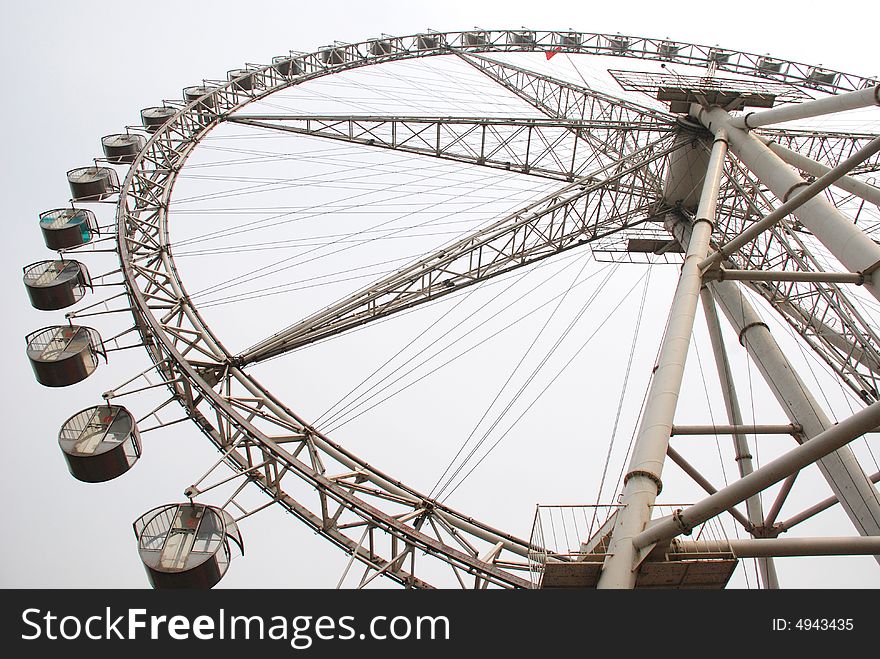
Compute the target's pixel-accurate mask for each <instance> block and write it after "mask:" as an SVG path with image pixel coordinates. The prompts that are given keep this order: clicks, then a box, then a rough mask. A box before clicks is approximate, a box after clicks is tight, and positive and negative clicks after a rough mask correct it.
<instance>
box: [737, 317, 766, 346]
mask: <svg viewBox="0 0 880 659" xmlns="http://www.w3.org/2000/svg"><path fill="white" fill-rule="evenodd" d="M753 327H763V328H764V329H765V330H767V331H768V332H769V331H770V328H769V327H768V326H767V323H765V322H762V321H760V320H756V321H755V322H753V323H748V324H747V325H746V326H745V327H743V328H742V329H741V330H740V331H739V344H740V345H741V346H743V347H745V345H746V332H748V331H749V330H750V329H752V328H753Z"/></svg>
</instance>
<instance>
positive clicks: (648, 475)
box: [623, 469, 663, 494]
mask: <svg viewBox="0 0 880 659" xmlns="http://www.w3.org/2000/svg"><path fill="white" fill-rule="evenodd" d="M633 476H644V477H645V478H647V479H648V480H650V481H652V482H653V483H654V485H656V486H657V494H660V492H662V491H663V481H661V480H660V477H659V476H658V475H657V474H655V473H653V472H651V471H646V470H644V469H633V470H632V471H631V472H629V473H628V474H627V475H626V476H624V477H623V484H624V486H625V485H626V484H627V482H628V481H629V479H630V478H632V477H633Z"/></svg>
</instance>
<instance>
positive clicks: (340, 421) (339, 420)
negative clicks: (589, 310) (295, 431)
mask: <svg viewBox="0 0 880 659" xmlns="http://www.w3.org/2000/svg"><path fill="white" fill-rule="evenodd" d="M570 265H571V264H569V265H568V266H566V267H565V268H563V271H564V270H565V269H567V268H568V267H570ZM608 267H610V266H606V267H605V268H602V269H601V270H599V271H597V272H595V273H591V274H590V275H589V276H588V277H586V278H585V279H583V280H582V281H580V282H578V283H577V284H575V287H577V286H580V285H582V284H584V283H586V282H587V281H589V280H590V279H591V278H592V277H594V276H598V275H599V274H601V273H602V272H604V270H606V269H607V268H608ZM561 272H562V271H559V272H557V273H554V274H552V275H551V276H550V277H548V278H547V279H545V280H544V281H542V282H541V283H539V284H537V285H536V286H534V287H533V288H531V289H530V290H528V291H526V292H525V293H523V294H521V295H520V296H519V297H517V298H516V299H515V300H513V301H512V302H510V303H509V304H507V305H505V306H504V307H503V308H502V309H500V310H498V311H495V312H494V313H493V317H497V316H498V315H500V314H501V313H503V312H505V311H507V310H508V309H510V308H513V307H516V306H517V305H518V304H519V302H521V301H522V300H523V299H524V298H525V297H526V296H527V295H529V294H530V293H532V292H533V291H535V290H537V289H538V288H540V287H541V286H542V285H544V284H546V282H548V281H549V280H550V279H552V278H554V277H556V276H558V275H559V274H561ZM515 283H517V282H514V283H512V284H511V286H512V285H514V284H515ZM509 288H510V287H508V289H505V290H509ZM562 295H563V293H559V294H558V295H556V296H553V297H552V298H550V299H549V300H546V301H545V302H543V303H541V304H539V305H538V306H536V307H534V308H533V309H531V310H530V311H528V312H526V313H523V314H521V315H519V316H518V317H517V318H516V319H515V320H513V321H511V322H509V323H508V324H506V325H504V326H503V327H502V328H501V329H499V330H496V331H493V332H492V333H491V334H489V335H488V336H486V337H485V338H482V339H480V340H478V341H477V342H476V343H474V344H473V345H471V346H470V347H468V348H466V349H465V350H463V351H461V352H459V353H458V354H456V355H455V356H453V357H451V358H449V359H447V360H446V361H445V362H443V363H441V364H440V365H439V366H437V367H434V368H433V369H431V370H430V371H428V372H427V373H424V374H422V375H420V376H419V377H418V378H416V379H415V380H413V381H411V382H409V383H407V384H406V385H404V386H403V387H401V388H399V389H397V390H395V391H394V392H392V393H391V394H389V395H388V396H385V397H384V398H382V399H380V400H379V401H377V402H376V403H373V404H372V405H370V406H369V407H367V408H366V409H363V410H360V411H357V408H360V407H363V406H364V405H366V404H367V403H368V402H369V401H370V400H372V399H374V398H376V397H377V396H379V395H380V394H382V393H383V392H384V391H386V390H388V389H389V388H390V387H391V386H393V385H394V384H397V383H398V382H399V381H400V380H402V379H403V378H405V377H407V376H408V375H410V374H411V373H413V372H415V371H416V370H417V369H418V368H420V367H422V366H423V365H425V364H427V363H429V362H430V361H432V360H433V359H434V358H435V357H437V356H439V355H440V354H443V353H444V352H446V351H447V350H449V349H450V348H451V347H452V346H454V345H456V344H457V343H458V342H460V341H461V340H463V339H465V338H466V337H468V336H470V335H471V334H473V333H475V332H477V331H478V330H480V329H484V328H485V324H484V323H482V322H480V323H477V324H476V326H475V327H474V328H472V329H470V330H468V331H467V332H465V333H464V334H462V335H461V336H459V337H458V338H456V339H454V340H451V341H450V342H449V343H448V344H446V345H445V346H443V347H442V348H440V349H439V350H437V351H435V352H434V353H432V354H431V355H429V356H428V357H425V358H424V359H422V361H420V362H419V363H418V364H416V365H415V366H413V367H410V368H409V370H407V371H406V372H404V373H402V374H400V375H398V376H397V377H396V378H395V379H394V380H392V381H390V382H388V383H387V384H383V386H382V387H381V388H379V389H378V390H376V387H378V384H379V383H377V385H374V386H373V387H372V389H371V391H372V393H371V395H370V396H369V397H364V396H365V394H362V395H361V396H360V397H359V402H358V404H357V406H356V407H352V404H349V405H348V406H347V410H346V412H345V413H346V417H345V418H343V417H342V416H341V414H342V411H340V412H338V413H337V415H336V416H335V418H334V419H333V422H334V425H333V426H332V427H328V428H327V429H326V432H328V433H330V432H335V431H336V430H338V429H339V428H341V427H342V426H344V425H346V424H348V423H350V422H351V421H353V420H354V419H356V418H358V417H360V416H362V415H363V414H365V413H366V412H368V411H370V410H372V409H374V408H375V407H377V406H378V405H380V404H382V403H384V402H385V401H387V400H389V399H391V398H392V397H393V396H396V395H397V394H399V393H401V392H402V391H404V390H406V389H408V388H409V387H411V386H413V385H414V384H416V383H417V382H419V381H421V380H423V379H424V378H426V377H428V376H429V375H432V374H433V373H435V372H437V371H438V370H440V369H441V368H444V367H445V366H448V365H449V364H451V363H453V362H455V361H457V360H458V359H460V358H461V357H463V356H464V355H466V354H468V353H470V352H472V351H473V350H475V349H476V348H478V347H480V346H481V345H483V344H485V343H486V342H488V341H490V340H491V339H494V338H496V337H497V336H499V335H501V334H502V333H504V332H506V331H507V330H509V329H511V328H513V327H515V326H516V325H518V324H519V323H521V322H523V321H524V320H526V319H527V318H529V317H531V316H532V315H533V314H535V313H537V312H538V311H540V310H541V309H543V308H544V307H546V306H549V305H550V304H552V303H553V302H554V301H555V300H556V299H558V298H559V297H560V296H562ZM498 297H500V296H496V299H498ZM487 310H488V307H486V306H484V307H483V308H481V309H480V312H482V313H486V314H488V313H489V312H488V311H487ZM475 319H476V314H474V315H472V316H471V317H470V318H469V319H468V320H469V321H474V322H476V321H475ZM464 326H465V325H464V324H460V325H458V328H459V329H461V328H462V327H464ZM443 339H444V340H449V334H447V335H445V336H444V337H443ZM422 356H423V355H422ZM385 380H387V377H386V378H385V379H383V383H384V382H385ZM365 393H367V392H365ZM355 411H357V414H353V413H354V412H355ZM325 423H327V422H325Z"/></svg>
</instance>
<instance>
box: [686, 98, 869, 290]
mask: <svg viewBox="0 0 880 659" xmlns="http://www.w3.org/2000/svg"><path fill="white" fill-rule="evenodd" d="M691 112H692V113H693V114H696V115H698V118H699V120H700V121H701V122H702V123H703V125H704V126H706V127H707V128H708V129H709V130H710V131H712V132H717V131H722V130H723V131H725V133H726V134H727V135H728V139H729V142H730V150H731V152H732V153H734V154H735V155H736V156H737V157H738V158H739V159H740V160H741V161H742V162H743V163H744V164H745V165H746V167H748V168H749V169H750V170H751V171H752V173H754V174H755V175H756V176H757V177H758V178H759V179H760V180H761V181H762V182H763V183H764V184H765V185H767V187H768V188H770V190H771V191H772V192H773V194H774V195H776V196H777V197H778V198H779V199H781V200H782V201H783V202H787V201H788V200H789V198H790V197H792V196H793V195H796V194H798V193H799V192H801V191H802V188H804V187H806V186H807V185H809V184H808V183H807V182H806V181H805V180H803V179H802V178H801V177H800V176H798V174H797V173H796V172H795V171H794V170H793V169H792V168H791V167H790V166H789V165H787V164H786V163H785V162H784V161H783V160H782V159H781V158H780V157H779V156H777V155H776V154H775V153H773V152H772V151H771V150H770V149H769V148H768V147H767V146H766V145H765V144H764V143H763V142H761V140H759V139H758V138H757V137H755V136H754V135H752V134H750V133H747V132H746V131H744V130H741V129H739V128H736V127H734V126H733V125H732V124H733V122H732V118H731V116H730V114H728V113H727V112H726V111H725V110H723V109H722V108H719V107H712V108H708V109H704V108H701V107H700V106H698V105H693V106H691ZM794 214H795V215H796V216H797V218H798V219H799V220H800V221H801V222H802V223H803V224H804V226H806V227H807V228H808V229H809V230H810V231H812V232H813V235H815V236H816V238H818V239H819V241H820V242H821V243H822V244H823V245H825V247H827V248H828V250H829V251H830V252H831V253H832V254H834V256H836V257H837V258H838V259H839V260H840V262H841V263H842V264H843V265H844V267H846V269H847V270H849V271H850V272H856V273H861V274H864V275H865V288H866V289H868V291H869V292H870V293H871V294H872V295H873V296H874V297H876V298H877V299H880V289H878V287H877V286H876V285H875V283H874V278H873V273H874V271H875V270H876V269H877V268H878V267H880V245H878V244H877V243H875V242H874V241H873V240H871V239H870V238H869V237H868V236H866V235H865V234H864V232H862V230H861V229H859V228H858V227H857V226H856V225H855V224H854V223H853V222H852V221H851V220H850V219H848V218H847V217H846V216H844V215H843V214H842V213H841V212H840V211H839V210H837V208H835V207H834V205H833V204H832V203H831V202H829V201H828V200H827V199H825V197H823V196H822V195H816V196H814V197H812V198H811V199H809V200H808V201H806V202H805V203H804V204H802V205H801V206H800V207H799V208H798V209H797V210H796V211H795V213H794Z"/></svg>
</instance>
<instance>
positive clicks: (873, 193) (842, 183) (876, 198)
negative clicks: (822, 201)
mask: <svg viewBox="0 0 880 659" xmlns="http://www.w3.org/2000/svg"><path fill="white" fill-rule="evenodd" d="M758 139H759V140H761V141H762V142H763V143H764V144H766V145H767V147H768V148H769V149H770V150H771V151H772V152H773V153H775V154H776V155H777V156H779V157H780V158H782V159H783V160H784V161H785V162H787V163H788V164H789V165H791V166H793V167H797V168H798V169H799V170H801V171H802V172H806V173H807V174H812V175H813V176H815V177H817V178H818V177H820V176H825V174H827V173H828V172H830V171H831V169H830V168H829V167H826V166H825V165H823V164H822V163H819V162H816V161H815V160H813V159H812V158H807V157H806V156H803V155H801V154H800V153H798V152H797V151H792V150H791V149H789V148H787V147H784V146H782V145H781V144H777V143H776V142H774V141H773V140H771V139H768V138H766V137H762V136H761V135H758ZM833 185H834V186H836V187H838V188H840V189H841V190H843V191H845V192H849V193H850V194H854V195H855V196H857V197H860V198H861V199H864V200H865V201H869V202H871V203H872V204H876V205H877V206H880V188H877V187H875V186H873V185H871V184H870V183H865V182H864V181H860V180H859V179H857V178H853V177H852V176H841V177H840V178H839V179H838V180H837V181H835V182H834V184H833Z"/></svg>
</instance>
